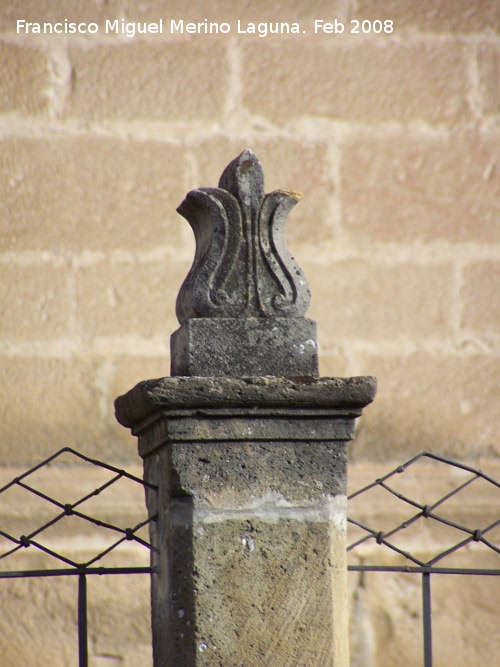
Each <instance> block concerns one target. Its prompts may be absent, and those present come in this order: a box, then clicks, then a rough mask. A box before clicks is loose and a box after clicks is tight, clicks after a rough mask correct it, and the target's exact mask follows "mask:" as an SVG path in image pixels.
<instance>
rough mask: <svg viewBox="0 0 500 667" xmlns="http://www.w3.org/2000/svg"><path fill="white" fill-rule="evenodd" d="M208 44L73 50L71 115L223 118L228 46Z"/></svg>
mask: <svg viewBox="0 0 500 667" xmlns="http://www.w3.org/2000/svg"><path fill="white" fill-rule="evenodd" d="M209 54H210V55H209V57H207V51H206V48H205V47H204V46H203V45H202V44H195V43H192V42H179V43H176V44H162V45H159V44H157V43H155V44H147V43H142V42H131V43H125V44H123V43H122V44H120V45H116V46H95V47H94V48H92V49H90V50H77V49H71V51H70V60H71V63H72V67H73V74H74V82H73V88H72V94H71V95H70V97H69V98H68V107H67V110H68V116H69V117H75V118H84V119H86V120H97V119H109V120H142V121H148V122H151V121H162V122H182V123H185V122H188V121H194V120H202V121H215V120H219V119H220V117H221V115H222V113H223V110H224V106H225V100H226V96H227V87H228V66H227V63H226V57H225V50H224V48H222V47H221V46H219V45H211V46H210V52H209Z"/></svg>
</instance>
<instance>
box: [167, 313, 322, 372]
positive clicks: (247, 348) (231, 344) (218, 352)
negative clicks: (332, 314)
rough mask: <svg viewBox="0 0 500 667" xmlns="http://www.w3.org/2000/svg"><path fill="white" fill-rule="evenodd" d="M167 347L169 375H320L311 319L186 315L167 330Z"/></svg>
mask: <svg viewBox="0 0 500 667" xmlns="http://www.w3.org/2000/svg"><path fill="white" fill-rule="evenodd" d="M170 347H171V360H172V363H171V372H172V375H191V376H196V375H198V376H200V375H207V376H225V377H244V376H248V375H260V376H262V375H274V376H277V377H280V376H300V375H306V376H307V375H311V376H317V375H318V373H319V371H318V345H317V343H316V322H314V320H309V319H306V318H303V317H301V318H284V317H280V318H276V317H272V318H262V317H259V318H257V317H251V318H245V319H236V318H233V319H226V318H224V319H223V318H210V319H209V318H196V319H191V320H188V321H187V322H186V323H185V324H183V325H182V327H180V329H178V330H177V331H175V332H174V333H173V334H172V336H171V339H170ZM243 350H244V353H242V351H243ZM269 350H272V351H273V353H272V354H269Z"/></svg>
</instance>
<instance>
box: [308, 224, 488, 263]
mask: <svg viewBox="0 0 500 667" xmlns="http://www.w3.org/2000/svg"><path fill="white" fill-rule="evenodd" d="M341 226H345V224H344V225H342V223H341ZM300 254H301V257H302V259H303V260H305V261H314V262H315V263H316V264H317V265H319V266H331V265H332V264H335V262H341V261H352V260H362V261H365V262H366V261H368V262H369V263H370V264H379V265H380V266H381V267H386V266H388V267H390V266H398V265H400V264H412V265H415V266H420V265H421V266H429V265H438V266H439V265H445V264H450V265H458V266H459V267H460V268H464V267H467V265H468V264H471V263H475V262H481V261H500V243H496V244H495V243H481V242H470V243H454V242H451V241H436V242H433V241H430V242H428V243H419V244H415V243H412V242H408V243H391V242H388V243H374V244H373V245H371V246H370V248H366V249H363V248H359V247H356V246H348V245H340V244H338V243H337V244H335V243H333V242H332V243H330V244H329V245H328V250H327V251H323V252H322V251H319V252H317V253H316V252H314V253H313V254H310V253H308V251H307V247H306V248H305V249H303V250H302V252H301V253H300Z"/></svg>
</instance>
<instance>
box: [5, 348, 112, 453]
mask: <svg viewBox="0 0 500 667" xmlns="http://www.w3.org/2000/svg"><path fill="white" fill-rule="evenodd" d="M1 380H2V381H1V390H0V391H1V394H2V397H1V403H2V411H1V415H2V449H1V457H2V460H3V462H4V465H15V464H24V465H29V464H33V463H35V462H39V461H40V460H42V459H43V458H45V457H47V456H49V455H50V454H53V453H54V451H57V450H58V449H60V448H61V447H67V446H70V447H74V448H75V449H81V450H83V451H84V453H86V454H91V453H93V454H96V455H97V452H102V447H103V441H105V439H106V429H107V426H106V424H105V423H103V421H101V419H100V418H99V414H100V411H99V399H100V392H99V390H98V388H97V387H96V364H95V363H94V362H92V361H88V360H85V359H81V360H74V359H68V358H62V359H55V358H54V359H47V358H43V357H3V359H2V363H1ZM108 445H109V447H107V458H108V460H112V459H113V456H114V455H115V454H116V452H114V451H113V446H112V443H111V442H108Z"/></svg>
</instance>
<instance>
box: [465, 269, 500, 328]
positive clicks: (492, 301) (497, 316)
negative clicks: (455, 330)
mask: <svg viewBox="0 0 500 667" xmlns="http://www.w3.org/2000/svg"><path fill="white" fill-rule="evenodd" d="M499 280H500V264H499V263H498V262H491V261H484V262H474V263H472V264H470V265H469V266H467V267H466V268H465V269H464V272H463V279H462V291H461V298H462V320H461V325H462V327H463V328H464V329H465V330H467V331H473V332H476V333H477V334H479V335H481V334H485V333H486V334H498V332H499V330H500V295H499V292H498V282H499Z"/></svg>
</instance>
